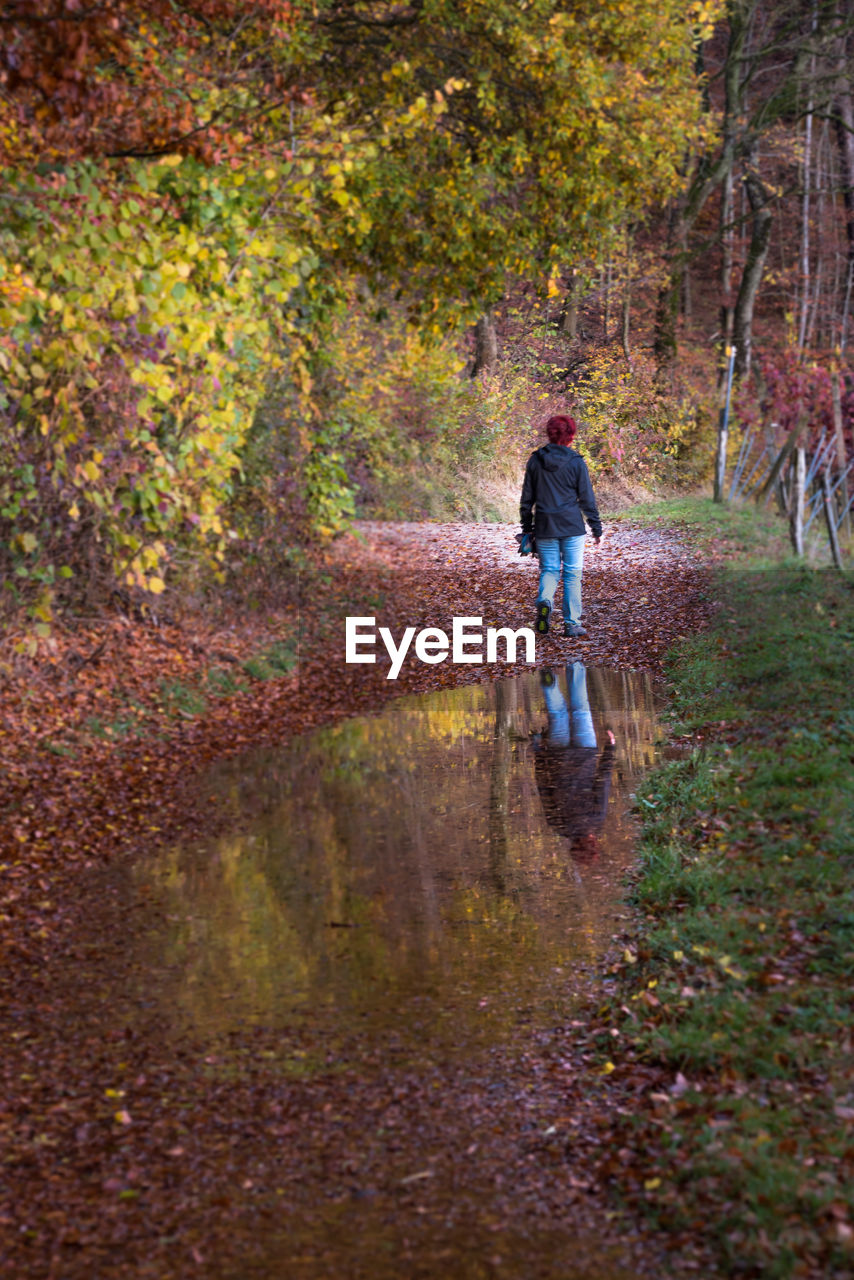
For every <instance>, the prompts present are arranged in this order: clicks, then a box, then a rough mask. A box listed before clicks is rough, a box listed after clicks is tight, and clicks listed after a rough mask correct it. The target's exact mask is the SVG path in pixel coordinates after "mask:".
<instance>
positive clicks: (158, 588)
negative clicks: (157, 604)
mask: <svg viewBox="0 0 854 1280" xmlns="http://www.w3.org/2000/svg"><path fill="white" fill-rule="evenodd" d="M148 590H149V591H150V592H151V594H152V595H155V596H159V595H160V594H161V593H162V592H164V591H165V590H166V583H165V582H164V581H163V579H162V578H149V579H148Z"/></svg>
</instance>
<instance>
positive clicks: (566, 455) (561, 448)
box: [537, 441, 575, 471]
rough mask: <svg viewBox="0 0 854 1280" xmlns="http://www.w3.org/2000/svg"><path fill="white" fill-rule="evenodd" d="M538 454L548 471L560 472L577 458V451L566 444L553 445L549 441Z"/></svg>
mask: <svg viewBox="0 0 854 1280" xmlns="http://www.w3.org/2000/svg"><path fill="white" fill-rule="evenodd" d="M537 454H538V456H539V459H540V462H541V463H542V465H543V467H544V468H545V470H546V471H560V470H561V468H562V467H565V466H566V464H567V463H568V462H569V461H570V459H571V458H574V457H575V450H574V449H570V448H569V447H568V446H567V445H565V444H552V442H551V441H549V443H548V444H544V445H543V446H542V447H541V448H539V449H538V450H537Z"/></svg>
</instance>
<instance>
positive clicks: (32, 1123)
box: [0, 522, 711, 1280]
mask: <svg viewBox="0 0 854 1280" xmlns="http://www.w3.org/2000/svg"><path fill="white" fill-rule="evenodd" d="M511 535H512V530H511V529H509V528H507V527H501V526H465V525H457V526H447V525H392V526H379V525H363V526H361V527H360V529H359V531H358V536H357V537H355V538H351V539H349V540H348V542H347V543H346V544H339V546H338V547H337V548H336V552H335V555H334V557H330V559H329V561H328V563H327V564H326V565H325V566H323V568H322V570H319V571H317V572H316V573H314V574H312V575H302V580H301V582H300V583H299V587H298V593H297V594H295V595H293V594H292V595H291V597H290V598H288V599H286V600H283V601H279V602H276V601H271V602H270V604H269V607H268V608H267V609H266V610H265V619H264V623H263V624H259V623H258V622H257V621H255V622H253V623H249V622H247V621H245V620H243V619H241V618H240V617H239V616H238V615H237V614H236V612H235V613H233V614H232V615H231V616H230V617H228V616H226V617H225V618H224V619H223V620H222V622H221V623H220V624H218V626H217V627H213V626H212V625H208V626H207V628H204V627H201V626H197V627H195V628H193V627H190V626H189V625H188V624H186V623H185V624H183V625H179V624H178V623H177V622H173V623H163V624H162V625H160V626H159V627H158V628H156V629H155V628H152V627H151V626H149V625H143V624H141V623H121V624H119V623H115V622H114V623H98V624H91V625H90V626H89V628H88V629H87V630H86V632H85V634H82V633H81V631H80V630H78V632H77V633H76V634H75V635H73V636H69V637H66V638H65V639H64V640H63V642H62V643H60V644H59V645H58V646H57V649H56V651H55V653H54V654H53V655H52V658H51V660H50V661H48V662H46V663H43V664H41V665H40V667H39V668H38V669H37V670H34V671H32V672H31V673H30V675H31V678H32V680H33V681H35V682H37V683H35V684H31V686H30V687H31V688H37V689H38V691H39V706H38V710H37V714H36V712H34V710H33V704H32V699H31V698H29V699H28V697H27V696H26V690H24V689H22V687H21V684H20V682H18V683H15V682H13V681H11V680H10V681H9V683H8V685H7V687H6V689H5V690H4V696H3V699H2V706H3V735H4V736H3V746H4V755H5V756H6V758H7V760H8V765H7V770H6V794H5V796H4V814H5V816H6V818H7V821H6V822H5V823H4V837H3V840H4V849H3V855H2V856H3V869H2V870H3V888H2V892H3V907H2V910H3V917H4V918H3V929H4V969H5V978H6V981H5V984H4V994H3V1011H2V1018H3V1027H4V1034H5V1042H6V1046H7V1050H6V1052H5V1053H4V1056H3V1068H2V1070H3V1087H2V1103H0V1107H1V1108H2V1109H0V1137H1V1138H2V1147H3V1153H4V1155H3V1164H2V1173H0V1197H2V1199H0V1228H2V1240H3V1244H2V1246H0V1248H2V1252H0V1259H2V1274H4V1275H9V1276H10V1277H11V1276H16V1277H18V1276H20V1277H24V1276H32V1277H35V1276H39V1277H41V1276H45V1277H47V1276H51V1277H69V1278H72V1277H78V1276H79V1277H84V1276H85V1277H90V1276H98V1277H100V1276H104V1277H120V1276H121V1277H130V1276H140V1277H158V1280H162V1278H164V1277H173V1276H174V1277H184V1276H187V1275H193V1274H198V1275H203V1276H211V1277H219V1276H222V1277H230V1276H234V1277H238V1276H241V1277H242V1276H250V1275H258V1276H266V1275H270V1276H273V1275H280V1274H289V1275H290V1274H295V1275H297V1274H299V1275H303V1274H304V1275H307V1276H313V1277H317V1276H330V1277H332V1276H334V1277H339V1276H354V1277H355V1276H361V1275H365V1276H367V1275H372V1276H382V1275H389V1276H392V1275H394V1276H400V1275H406V1276H413V1277H414V1276H425V1277H428V1276H438V1275H446V1274H455V1275H461V1276H468V1275H471V1276H475V1275H477V1276H480V1275H496V1276H501V1275H507V1276H514V1277H515V1276H522V1275H524V1276H526V1277H527V1276H543V1277H555V1278H557V1277H570V1276H574V1275H578V1276H585V1275H588V1276H590V1275H595V1276H596V1277H607V1276H609V1275H613V1276H615V1277H616V1276H631V1275H636V1274H646V1273H650V1274H656V1273H657V1274H661V1273H662V1268H663V1265H664V1264H663V1263H662V1243H661V1241H657V1240H654V1239H653V1240H650V1239H646V1238H643V1237H642V1236H641V1235H640V1234H638V1233H637V1232H636V1231H634V1230H632V1229H630V1227H629V1226H627V1224H626V1223H625V1222H619V1221H618V1220H615V1219H614V1218H613V1217H612V1216H611V1215H612V1212H613V1210H612V1208H611V1207H609V1202H608V1194H607V1193H608V1185H609V1183H611V1182H613V1181H614V1180H615V1178H616V1179H617V1181H618V1176H617V1175H618V1167H619V1153H618V1152H614V1151H612V1150H610V1149H609V1147H608V1132H609V1126H610V1124H611V1122H612V1121H613V1120H614V1119H615V1118H616V1116H617V1114H618V1113H620V1112H623V1113H625V1111H626V1109H629V1108H631V1107H632V1106H633V1105H635V1098H634V1092H633V1091H637V1092H638V1094H640V1093H641V1092H643V1091H644V1090H647V1089H649V1087H650V1085H651V1084H655V1079H654V1073H647V1074H644V1073H642V1072H639V1073H638V1075H637V1077H636V1079H635V1080H634V1081H633V1083H632V1084H631V1085H629V1084H624V1085H622V1086H621V1088H620V1090H619V1091H616V1090H614V1089H613V1088H611V1087H610V1086H609V1085H608V1082H607V1081H606V1080H603V1079H601V1078H600V1077H599V1076H597V1075H595V1074H593V1070H592V1059H591V1058H589V1057H588V1049H587V1043H586V1037H587V1031H586V1028H585V1026H584V1024H583V1023H579V1021H578V1019H577V1018H573V1017H570V1016H569V1015H568V1016H567V1017H566V1018H561V1019H558V1025H556V1026H555V1027H554V1028H552V1029H550V1030H549V1031H548V1032H543V1031H540V1032H537V1033H533V1032H532V1033H531V1036H530V1040H529V1042H527V1043H525V1044H516V1045H514V1046H512V1047H505V1048H502V1047H500V1046H499V1047H496V1048H494V1049H492V1050H490V1051H486V1050H484V1051H483V1053H481V1054H479V1055H476V1056H475V1057H473V1058H472V1059H471V1060H469V1061H465V1062H461V1061H443V1060H437V1061H433V1062H432V1063H431V1064H430V1065H429V1067H425V1066H422V1067H421V1068H419V1069H418V1070H415V1069H413V1067H412V1066H411V1065H406V1064H403V1065H395V1059H394V1055H393V1054H385V1053H382V1052H380V1053H377V1052H376V1051H375V1050H374V1051H371V1050H368V1049H366V1047H365V1045H364V1043H358V1042H354V1043H353V1045H352V1046H351V1047H350V1050H349V1051H344V1052H343V1054H342V1050H341V1046H340V1045H336V1047H335V1050H334V1054H335V1059H334V1060H333V1059H332V1057H331V1056H329V1055H331V1054H332V1052H333V1051H332V1048H331V1047H329V1052H328V1054H326V1056H324V1055H325V1046H324V1044H323V1043H314V1044H306V1043H303V1042H300V1045H301V1048H302V1049H303V1050H304V1051H305V1052H306V1053H309V1052H310V1054H311V1060H312V1061H313V1062H317V1061H318V1059H319V1060H320V1061H321V1063H322V1062H323V1061H325V1062H326V1067H321V1068H319V1069H318V1068H315V1069H314V1070H313V1071H312V1072H310V1073H308V1074H307V1075H306V1077H305V1078H295V1077H294V1076H293V1074H292V1073H284V1072H282V1071H281V1070H280V1069H279V1066H278V1063H279V1060H280V1057H281V1054H282V1037H281V1033H280V1032H279V1033H277V1032H275V1031H273V1030H272V1029H264V1028H263V1027H262V1028H257V1027H256V1028H252V1029H247V1030H246V1031H245V1032H244V1033H240V1032H235V1033H234V1034H233V1035H232V1036H231V1037H230V1039H229V1041H228V1043H227V1044H226V1045H225V1046H224V1047H222V1048H221V1049H219V1050H218V1051H217V1052H214V1053H212V1052H211V1048H210V1045H209V1044H205V1043H204V1042H202V1041H200V1040H198V1039H193V1037H192V1036H189V1035H188V1036H183V1037H181V1038H179V1039H175V1038H174V1037H172V1036H170V1035H169V1034H167V1033H165V1032H164V1030H163V1028H161V1027H160V1026H159V1025H158V1022H157V1019H156V1017H154V1016H152V1018H151V1019H150V1020H149V1022H148V1024H143V1025H140V1024H139V1022H138V1021H136V1020H133V1019H129V1018H128V1017H127V1011H126V1009H125V1008H124V1007H123V1002H122V991H123V987H124V986H125V985H130V981H131V977H132V976H133V979H134V981H138V975H130V974H129V973H128V972H127V966H128V965H129V964H131V963H132V960H131V959H130V958H129V957H131V956H132V954H133V947H132V945H131V943H132V940H133V938H134V936H135V933H136V932H138V931H139V929H141V928H142V927H143V922H142V921H141V920H139V919H138V916H139V906H138V905H134V907H133V909H131V908H129V907H127V905H126V904H122V902H121V901H120V899H119V898H116V899H112V898H111V897H110V896H109V895H105V894H104V892H103V889H102V886H103V883H104V881H103V878H102V876H101V870H100V869H101V868H102V867H103V866H104V865H105V864H108V863H110V862H120V864H121V865H126V860H127V859H128V858H131V859H132V858H133V857H134V855H135V854H136V853H138V852H141V851H144V850H145V849H146V848H150V847H151V846H152V845H154V844H156V843H159V842H166V841H170V840H172V839H174V838H176V836H178V835H179V834H180V833H181V832H185V831H187V830H192V831H194V832H195V833H197V834H198V833H200V832H206V831H207V832H209V833H210V834H211V835H213V834H214V833H215V832H216V830H217V828H218V826H220V827H221V826H222V823H223V821H226V820H227V818H226V817H224V815H223V814H222V813H221V812H217V811H213V810H211V809H210V807H209V806H207V805H206V803H205V800H204V790H203V788H202V787H200V785H199V783H198V781H197V779H198V778H199V777H200V776H201V773H202V772H203V769H204V767H205V765H206V764H207V763H208V762H210V761H213V760H216V759H218V758H220V757H223V756H226V755H232V754H235V753H237V752H239V751H240V750H242V749H244V748H246V747H248V746H253V745H259V744H264V743H269V744H276V743H281V742H284V741H286V740H288V739H289V738H291V737H292V736H293V735H294V734H295V733H298V732H301V731H303V730H305V729H306V728H309V727H312V726H314V725H318V724H322V723H330V722H333V721H336V720H341V719H342V718H343V717H345V716H347V715H351V714H354V713H356V712H362V711H365V710H373V709H375V708H377V707H378V706H379V705H380V704H381V703H383V702H385V701H386V700H387V699H388V698H389V697H391V696H396V695H397V694H399V693H401V692H410V691H419V690H427V689H430V688H435V687H440V686H443V685H448V684H451V683H456V682H459V681H461V680H465V681H468V682H470V681H472V680H483V679H484V678H497V677H499V676H500V675H501V674H505V673H506V670H507V669H506V667H501V666H497V667H492V668H484V667H480V666H475V667H454V666H452V665H451V664H450V663H443V664H441V665H439V666H432V667H426V666H424V665H422V664H420V663H417V662H413V661H411V660H407V662H406V663H405V664H404V668H403V671H402V672H401V677H400V679H399V680H398V681H396V682H392V681H388V680H386V679H385V669H384V668H383V666H382V665H381V664H378V665H377V666H376V667H363V666H346V665H345V663H344V638H343V618H344V616H346V615H347V614H350V613H363V612H365V611H368V612H370V613H375V616H376V618H377V623H378V625H383V624H387V625H389V626H390V627H391V628H392V629H393V630H394V631H395V633H398V632H399V630H401V629H402V627H403V626H404V625H406V626H416V627H420V626H438V627H444V628H446V629H450V619H451V618H452V617H453V616H481V617H483V619H484V625H510V626H513V627H519V626H523V625H526V624H528V625H529V624H530V616H531V607H532V603H533V599H534V595H535V590H536V574H535V571H534V570H533V569H532V567H531V565H530V563H529V562H523V561H521V560H520V559H519V558H518V557H517V556H516V555H515V544H514V543H512V541H511ZM708 591H709V588H708V572H707V569H706V567H705V564H704V562H703V560H702V558H701V557H700V555H699V554H698V552H697V551H696V550H695V549H694V548H693V547H692V546H691V544H690V542H689V540H688V539H687V537H686V536H685V535H684V534H682V533H680V532H679V531H677V530H672V529H665V528H661V529H653V530H648V529H643V528H641V527H637V526H633V525H631V524H628V523H626V522H616V523H614V524H612V525H611V526H610V528H609V531H608V534H607V536H606V539H605V540H604V541H603V545H602V547H601V548H600V549H599V550H598V551H597V552H595V553H592V554H591V555H590V556H589V559H588V564H587V568H586V571H585V580H584V593H585V604H586V615H585V622H586V623H587V625H588V626H589V627H590V640H589V642H586V643H585V644H584V645H583V646H580V645H576V644H574V642H568V641H564V640H563V639H562V638H559V637H557V636H554V637H548V638H547V639H546V640H544V641H540V642H539V644H538V663H540V664H548V663H558V662H565V661H566V660H567V658H570V657H574V656H583V658H584V659H585V661H587V662H588V663H590V664H591V665H598V666H611V667H636V668H642V669H645V670H650V671H660V670H661V663H662V659H663V656H664V653H665V652H666V650H667V648H668V647H669V646H670V644H671V643H672V642H673V641H674V640H675V639H676V638H678V637H679V636H681V635H684V634H687V633H688V632H689V631H692V630H696V629H697V628H698V627H700V626H702V625H703V623H704V621H705V619H706V617H707V614H708V610H709V609H710V607H711V604H710V600H709V598H708ZM297 626H298V627H299V664H298V666H297V667H296V668H295V670H294V671H293V672H291V673H290V674H288V675H284V676H282V677H281V678H278V679H266V680H263V681H262V680H260V679H252V680H251V682H250V683H248V684H247V687H245V688H241V689H237V690H234V691H230V692H229V693H228V696H225V695H223V696H220V697H217V698H214V697H212V696H211V695H210V684H209V682H206V673H209V672H210V669H211V667H212V665H214V664H215V663H218V664H220V665H222V664H223V663H225V662H226V658H227V657H230V658H231V659H232V660H233V661H232V662H230V663H228V664H227V665H228V667H229V668H231V667H234V666H236V665H237V662H239V660H240V657H241V655H244V656H245V654H246V653H247V652H248V651H257V650H258V649H259V647H260V648H263V646H264V645H265V644H269V643H271V642H272V641H275V640H276V639H279V640H281V638H282V637H283V636H287V635H293V634H294V632H295V628H296V627H297ZM71 655H77V656H76V658H74V657H72V656H71ZM93 655H94V656H93ZM81 658H82V660H81ZM176 673H179V674H180V676H181V681H182V688H184V689H188V688H189V689H194V688H195V689H199V690H202V689H204V690H207V691H208V697H207V700H206V705H205V710H204V713H201V712H199V713H198V714H191V712H190V710H188V707H187V706H186V705H185V706H184V708H183V709H184V711H185V714H183V715H176V714H175V708H174V699H173V701H172V702H171V703H170V702H169V701H168V700H167V699H165V697H164V695H163V694H162V690H163V687H164V686H163V682H164V680H165V679H168V678H170V677H171V678H175V677H176ZM158 689H159V690H161V694H160V696H159V698H158V697H154V696H151V697H149V700H148V701H146V691H148V690H158ZM129 691H132V692H133V693H134V701H133V705H134V707H135V708H136V709H137V716H138V732H136V733H135V734H133V735H132V734H129V733H126V734H124V735H123V736H121V737H120V738H119V736H118V734H114V735H111V736H107V737H105V736H103V735H100V736H99V735H93V733H92V732H91V726H90V725H89V719H91V714H92V707H93V706H95V705H97V707H98V709H99V716H100V721H99V723H101V724H104V723H107V724H112V725H114V724H116V723H117V721H116V713H117V711H118V710H121V709H122V708H127V705H128V696H129ZM87 717H89V719H87ZM87 725H88V726H89V727H88V728H87ZM57 748H59V750H57ZM150 909H151V911H152V912H156V911H157V910H162V909H163V907H162V903H159V902H158V900H157V895H156V894H152V900H151V908H150ZM108 1001H109V1002H110V1003H109V1004H108V1003H107V1002H108ZM301 1034H302V1033H301ZM288 1047H289V1048H290V1049H292V1048H293V1047H294V1046H293V1045H292V1044H290V1043H289V1046H288ZM615 1158H616V1163H615Z"/></svg>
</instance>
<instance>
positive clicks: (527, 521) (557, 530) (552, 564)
mask: <svg viewBox="0 0 854 1280" xmlns="http://www.w3.org/2000/svg"><path fill="white" fill-rule="evenodd" d="M575 432H576V425H575V419H574V418H570V417H568V416H566V415H564V414H560V415H558V416H557V417H554V418H549V420H548V422H547V423H546V435H547V436H548V438H549V443H548V444H546V445H543V446H542V448H540V449H537V450H536V452H534V453H532V454H531V456H530V458H529V459H528V465H527V467H526V469H525V482H524V484H523V485H522V498H521V502H520V504H519V514H520V516H521V520H522V533H523V534H531V533H533V535H534V538H535V541H536V544H537V556H538V558H539V561H540V586H539V590H538V592H537V622H536V628H537V632H538V634H540V635H546V633H547V632H548V630H549V626H550V620H551V613H552V608H553V607H554V598H555V591H556V590H557V584H558V579H559V577H560V571H561V565H563V634H564V635H565V636H572V637H573V638H575V637H579V636H584V635H586V634H587V632H586V631H585V629H584V627H582V625H581V570H582V567H583V564H584V540H585V537H586V532H587V531H586V529H585V526H584V517H585V516H586V517H587V523H588V524H589V525H590V532H591V533H592V534H593V543H594V546H597V547H598V545H599V540H600V538H601V537H602V521H601V520H600V519H599V512H598V510H597V507H596V499H595V498H594V496H593V486H592V485H591V483H590V475H589V473H588V470H587V464H586V463H585V461H584V459H583V458H582V456H581V454H580V453H577V452H576V450H575V449H573V448H571V447H570V446H571V445H572V442H573V440H574V439H575Z"/></svg>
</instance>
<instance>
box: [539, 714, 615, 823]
mask: <svg viewBox="0 0 854 1280" xmlns="http://www.w3.org/2000/svg"><path fill="white" fill-rule="evenodd" d="M616 755H617V751H616V747H615V746H614V745H613V743H607V744H606V746H605V748H604V749H603V751H602V753H601V755H600V754H597V750H596V748H595V747H554V746H552V745H550V743H549V741H548V738H546V740H545V742H544V743H543V745H542V746H541V747H540V749H539V750H538V751H537V754H536V755H535V756H534V773H535V775H536V778H537V786H538V787H539V790H540V799H541V800H542V802H543V809H544V811H545V815H546V817H547V819H548V820H549V822H550V823H551V825H552V826H553V827H556V828H557V830H558V831H559V832H560V834H561V835H562V836H568V837H569V839H570V840H572V839H575V838H576V837H578V836H583V835H587V834H588V833H592V834H594V835H598V833H599V832H600V831H601V830H602V827H603V826H604V825H605V817H606V815H607V812H608V796H609V794H610V791H611V774H612V772H613V769H614V760H615V759H616Z"/></svg>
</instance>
